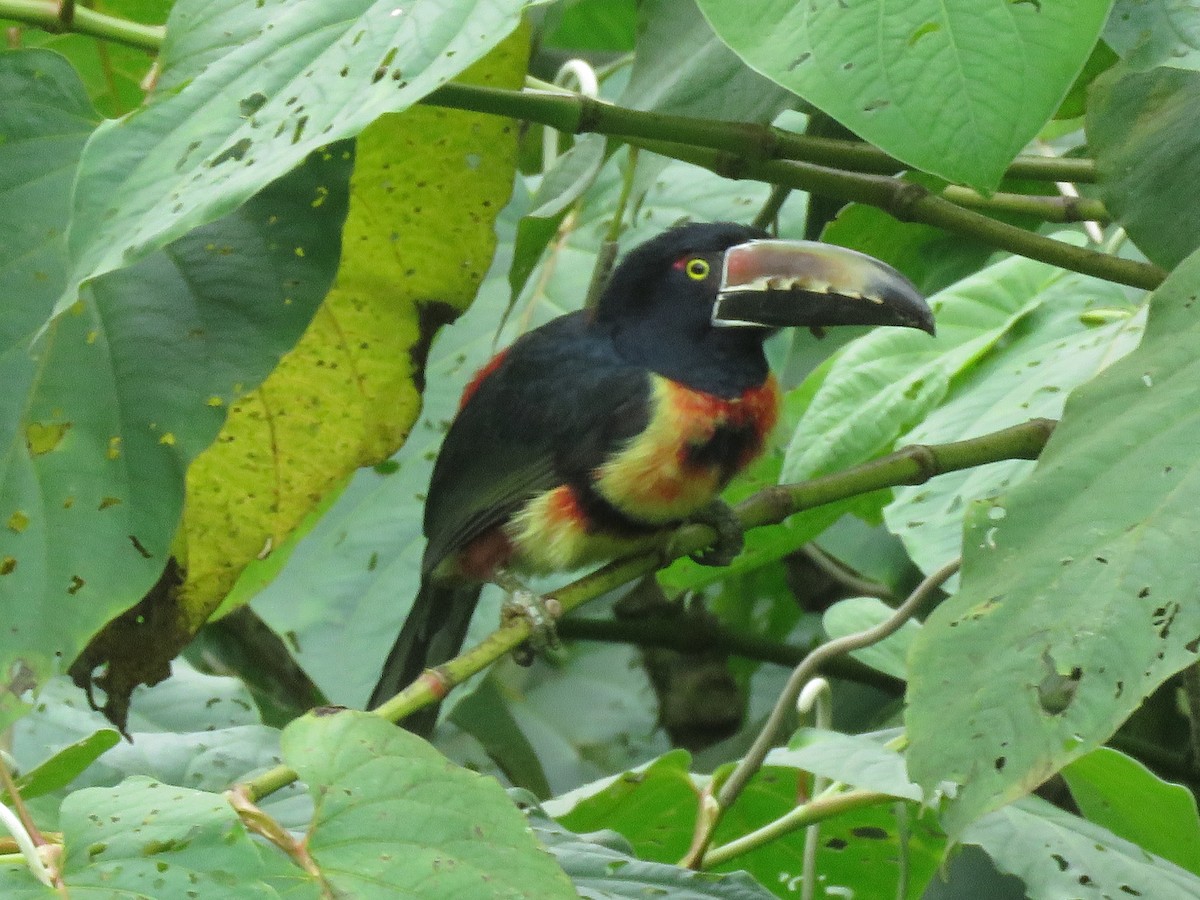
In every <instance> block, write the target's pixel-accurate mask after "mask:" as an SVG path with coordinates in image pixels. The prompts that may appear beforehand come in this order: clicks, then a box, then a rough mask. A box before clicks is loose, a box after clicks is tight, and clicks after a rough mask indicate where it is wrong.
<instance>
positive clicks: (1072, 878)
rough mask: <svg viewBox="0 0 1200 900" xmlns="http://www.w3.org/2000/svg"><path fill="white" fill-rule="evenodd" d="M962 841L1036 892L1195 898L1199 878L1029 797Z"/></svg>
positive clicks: (1165, 899)
mask: <svg viewBox="0 0 1200 900" xmlns="http://www.w3.org/2000/svg"><path fill="white" fill-rule="evenodd" d="M962 839H963V842H964V843H967V844H977V845H978V846H980V847H982V848H983V849H984V850H985V851H986V852H987V854H988V855H989V856H990V857H991V858H992V860H993V861H994V862H995V863H996V867H997V868H998V869H1000V871H1002V872H1008V873H1009V874H1011V875H1016V876H1018V877H1019V878H1020V879H1021V880H1022V881H1024V882H1025V886H1026V890H1027V891H1028V896H1030V897H1112V898H1122V900H1124V898H1126V897H1128V898H1137V897H1142V898H1144V900H1194V898H1196V897H1198V896H1200V878H1197V877H1196V876H1195V875H1193V874H1192V873H1191V872H1188V871H1186V870H1185V869H1181V868H1179V867H1178V866H1176V865H1174V864H1173V863H1169V862H1167V861H1166V860H1164V859H1161V858H1160V857H1157V856H1153V855H1151V854H1150V853H1147V852H1146V850H1145V849H1144V848H1142V847H1139V846H1138V845H1137V844H1131V843H1129V842H1128V841H1126V840H1122V839H1121V838H1119V837H1117V836H1116V835H1114V834H1113V833H1112V832H1110V831H1108V830H1106V829H1104V828H1102V827H1101V826H1099V825H1094V824H1092V823H1091V822H1088V821H1085V820H1084V819H1080V818H1079V817H1077V816H1073V815H1071V814H1070V813H1066V812H1063V811H1062V810H1061V809H1058V808H1056V807H1054V806H1051V805H1050V804H1049V803H1047V802H1046V801H1045V800H1042V799H1041V798H1040V797H1027V798H1025V799H1024V800H1020V801H1018V802H1017V803H1014V804H1013V805H1011V806H1008V807H1005V808H1004V809H1002V810H998V811H997V812H994V813H989V814H988V815H986V816H984V817H983V818H982V819H980V820H979V821H978V822H976V823H975V824H974V825H972V826H970V827H969V828H968V829H967V830H966V832H964V834H963V836H962Z"/></svg>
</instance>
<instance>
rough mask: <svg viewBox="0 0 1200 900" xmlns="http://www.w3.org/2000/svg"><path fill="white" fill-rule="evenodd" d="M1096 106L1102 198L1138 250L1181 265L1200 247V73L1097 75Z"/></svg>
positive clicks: (1090, 121) (1093, 125) (1092, 129)
mask: <svg viewBox="0 0 1200 900" xmlns="http://www.w3.org/2000/svg"><path fill="white" fill-rule="evenodd" d="M1090 97H1091V102H1090V103H1089V104H1088V115H1087V135H1088V144H1089V145H1090V146H1091V148H1092V152H1093V153H1094V154H1095V156H1096V175H1097V177H1098V179H1099V182H1100V185H1099V186H1100V196H1101V198H1102V199H1103V200H1104V204H1105V206H1106V207H1107V208H1108V210H1109V212H1110V213H1112V215H1113V217H1114V218H1115V219H1116V220H1117V221H1118V222H1119V223H1120V224H1121V225H1123V226H1124V227H1125V230H1126V231H1128V232H1129V236H1130V238H1132V239H1133V242H1134V243H1135V244H1137V246H1138V249H1139V250H1141V251H1142V252H1143V253H1145V254H1146V256H1147V257H1149V259H1150V260H1151V261H1153V262H1156V263H1158V264H1159V265H1160V266H1163V267H1164V268H1167V269H1171V268H1174V267H1175V266H1176V265H1177V264H1178V263H1179V262H1180V261H1181V260H1182V259H1183V258H1184V257H1186V256H1187V255H1188V254H1189V253H1191V252H1192V251H1193V250H1195V249H1196V247H1197V246H1200V237H1198V236H1197V235H1198V234H1200V209H1198V207H1200V188H1198V187H1197V183H1196V179H1195V178H1194V177H1192V176H1193V175H1194V164H1195V160H1196V157H1197V154H1200V135H1198V134H1197V132H1196V128H1195V110H1196V106H1197V104H1200V72H1197V71H1192V70H1184V69H1169V68H1160V69H1153V70H1151V71H1149V72H1133V71H1130V70H1129V68H1127V67H1126V66H1117V67H1116V68H1114V69H1110V70H1109V71H1108V72H1105V73H1104V74H1103V75H1101V76H1100V77H1099V78H1097V79H1096V83H1095V84H1094V85H1093V86H1092V90H1091V94H1090Z"/></svg>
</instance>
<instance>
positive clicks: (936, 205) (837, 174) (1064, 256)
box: [634, 140, 1167, 290]
mask: <svg viewBox="0 0 1200 900" xmlns="http://www.w3.org/2000/svg"><path fill="white" fill-rule="evenodd" d="M634 143H637V144H639V145H640V146H642V147H645V148H646V149H647V150H651V151H653V152H655V153H660V154H662V155H664V156H670V157H672V158H674V159H679V160H683V161H684V162H689V163H692V164H693V165H697V166H701V167H703V168H706V169H709V170H711V171H713V172H715V173H716V174H718V175H720V176H722V177H724V178H734V179H737V178H749V179H752V180H754V181H765V182H768V183H770V184H776V185H784V186H786V187H791V188H796V189H798V190H802V191H810V192H812V193H816V194H824V195H826V196H829V197H837V198H839V199H841V200H850V201H855V202H858V203H867V204H870V205H871V206H877V207H879V208H880V209H882V210H883V211H884V212H886V213H888V214H889V215H891V216H893V217H895V218H896V219H899V220H900V221H901V222H923V223H925V224H926V225H936V226H937V227H939V228H944V229H946V230H947V231H953V232H956V233H958V234H966V235H970V236H971V237H975V238H978V239H979V240H981V241H984V242H985V243H988V244H991V245H992V246H994V247H997V248H999V249H1002V250H1008V251H1009V252H1011V253H1016V254H1018V255H1020V256H1027V257H1029V258H1030V259H1036V260H1040V261H1042V262H1046V263H1050V264H1051V265H1055V266H1059V267H1060V268H1063V269H1070V270H1071V271H1073V272H1082V273H1084V274H1085V275H1094V276H1096V277H1097V278H1104V279H1106V280H1108V281H1114V282H1117V283H1118V284H1128V285H1130V286H1132V287H1139V288H1144V289H1146V290H1153V289H1154V288H1156V287H1158V285H1160V284H1161V283H1162V281H1163V279H1165V278H1166V277H1167V273H1166V272H1164V271H1163V270H1162V269H1160V268H1159V267H1158V266H1155V265H1151V264H1150V263H1144V262H1138V261H1136V260H1130V259H1121V258H1120V257H1117V256H1110V255H1109V254H1106V253H1100V252H1098V251H1095V250H1088V249H1086V248H1084V247H1076V246H1074V245H1073V244H1067V243H1064V242H1063V241H1056V240H1054V239H1053V238H1048V237H1044V236H1042V235H1040V234H1035V233H1034V232H1032V231H1026V230H1025V229H1024V228H1018V227H1016V226H1015V225H1009V224H1007V223H1005V222H1001V221H999V220H997V219H993V218H990V217H988V216H985V215H982V214H980V213H977V212H974V211H972V210H969V209H966V208H964V207H962V206H959V205H958V204H956V203H952V202H950V201H949V200H947V199H945V198H944V197H941V196H938V195H937V194H933V193H931V192H930V191H929V190H927V189H926V188H924V187H922V186H921V185H919V184H914V183H912V182H908V181H902V180H900V179H899V178H892V177H890V176H886V175H864V174H862V173H860V172H847V171H844V170H842V169H831V168H828V167H826V166H818V165H814V164H812V163H806V162H794V161H791V160H779V159H775V160H766V161H755V160H753V159H750V158H747V157H745V156H736V155H732V154H729V153H721V152H713V151H712V150H708V149H705V148H703V147H695V146H689V145H684V144H673V143H663V142H661V141H646V140H635V141H634Z"/></svg>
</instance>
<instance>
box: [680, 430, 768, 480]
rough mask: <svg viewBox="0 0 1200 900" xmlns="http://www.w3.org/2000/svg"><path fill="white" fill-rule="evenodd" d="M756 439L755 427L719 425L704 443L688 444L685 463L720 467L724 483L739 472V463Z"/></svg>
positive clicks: (705, 467)
mask: <svg viewBox="0 0 1200 900" xmlns="http://www.w3.org/2000/svg"><path fill="white" fill-rule="evenodd" d="M756 440H757V436H756V435H755V433H754V429H753V428H752V427H750V426H748V425H732V424H728V423H726V424H722V425H718V426H717V427H716V429H715V430H714V431H713V433H712V437H710V438H709V439H708V440H707V441H705V442H704V443H702V444H688V446H687V449H686V451H685V456H684V465H686V466H688V467H692V468H697V469H712V468H716V469H719V470H720V472H721V483H722V484H724V483H725V482H727V481H729V479H730V478H732V477H733V476H734V475H735V474H736V473H737V471H738V467H739V464H740V463H741V462H742V460H744V459H745V458H746V457H747V456H748V455H749V452H750V450H751V449H752V448H753V447H754V443H755V441H756Z"/></svg>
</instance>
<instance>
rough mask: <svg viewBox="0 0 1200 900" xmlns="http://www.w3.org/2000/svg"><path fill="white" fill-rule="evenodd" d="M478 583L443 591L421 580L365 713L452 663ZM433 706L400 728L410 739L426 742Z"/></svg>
mask: <svg viewBox="0 0 1200 900" xmlns="http://www.w3.org/2000/svg"><path fill="white" fill-rule="evenodd" d="M481 589H482V588H481V586H480V585H478V584H473V585H472V584H466V585H453V586H445V585H439V584H434V583H432V582H431V581H430V580H429V579H428V578H423V579H421V589H420V590H419V591H418V592H417V599H416V600H415V601H414V602H413V608H412V611H411V612H410V613H409V614H408V618H407V619H405V620H404V627H403V628H401V629H400V634H399V635H398V636H397V638H396V643H394V644H393V645H392V649H391V652H390V653H388V657H387V660H386V661H385V662H384V664H383V671H382V672H381V673H380V675H379V682H378V684H376V685H375V690H373V691H372V692H371V699H370V700H369V701H368V702H367V708H368V709H374V708H375V707H377V706H379V705H380V704H381V703H383V702H384V701H386V700H388V699H389V698H391V697H393V696H395V695H396V694H398V693H399V692H400V691H401V689H403V688H405V687H407V686H408V685H409V684H411V683H412V682H414V681H416V679H417V678H418V676H420V674H421V673H422V672H423V671H425V670H426V669H428V668H432V667H433V666H440V665H441V664H442V663H444V662H446V661H447V660H450V659H453V658H454V657H455V656H456V655H457V654H458V651H459V648H461V647H462V643H463V639H464V638H466V636H467V626H468V625H470V624H471V616H472V615H473V614H474V612H475V605H476V604H477V603H478V602H479V593H480V590H481ZM437 709H438V708H437V706H436V705H434V706H429V707H426V708H425V709H422V710H419V711H418V712H416V713H414V714H413V715H411V716H409V717H408V718H407V719H405V720H404V722H403V723H402V724H403V725H404V727H405V728H407V729H408V730H409V731H412V732H414V733H415V734H419V735H422V736H424V737H428V736H429V735H430V734H431V733H432V732H433V726H434V724H436V722H437Z"/></svg>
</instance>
